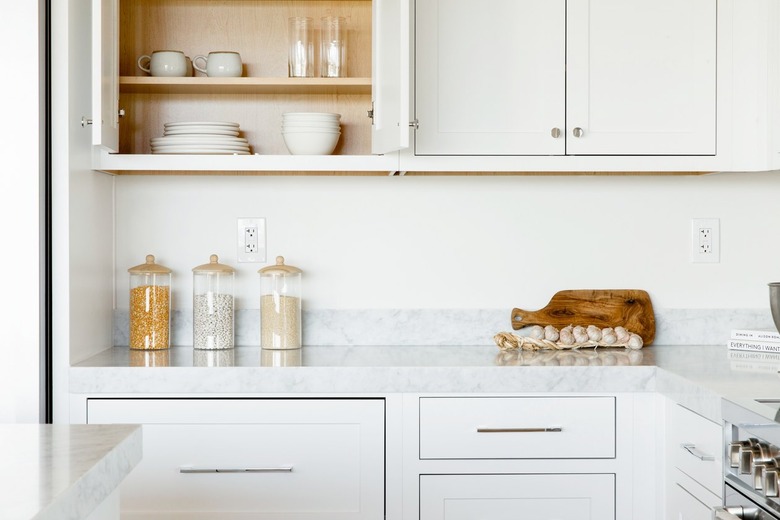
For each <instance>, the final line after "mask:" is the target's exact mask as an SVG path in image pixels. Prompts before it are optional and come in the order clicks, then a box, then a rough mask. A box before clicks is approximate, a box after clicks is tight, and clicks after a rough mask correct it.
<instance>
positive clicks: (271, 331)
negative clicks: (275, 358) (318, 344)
mask: <svg viewBox="0 0 780 520" xmlns="http://www.w3.org/2000/svg"><path fill="white" fill-rule="evenodd" d="M300 305H301V299H300V298H297V297H295V296H282V295H278V294H266V295H263V296H262V297H261V298H260V346H261V347H262V348H270V349H275V348H276V349H287V348H289V349H292V348H300V346H301V334H300V330H301V327H300V323H299V321H298V319H299V318H298V316H299V314H300Z"/></svg>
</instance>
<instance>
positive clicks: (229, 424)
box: [87, 399, 384, 520]
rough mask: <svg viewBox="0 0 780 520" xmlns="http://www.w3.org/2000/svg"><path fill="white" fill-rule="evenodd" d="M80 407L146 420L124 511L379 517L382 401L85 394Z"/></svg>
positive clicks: (335, 519)
mask: <svg viewBox="0 0 780 520" xmlns="http://www.w3.org/2000/svg"><path fill="white" fill-rule="evenodd" d="M87 409H88V422H89V423H112V422H124V423H142V424H143V425H144V426H143V435H144V439H143V442H144V455H143V460H142V461H141V463H140V464H139V465H138V466H137V468H136V469H135V470H134V471H133V472H132V473H131V474H130V476H129V477H128V478H127V480H126V481H125V484H123V487H122V495H121V497H122V513H123V517H127V518H131V517H132V518H145V517H150V518H152V517H154V518H174V517H176V518H179V515H181V518H214V513H215V512H219V513H220V514H219V515H218V517H219V518H228V517H230V514H231V513H232V514H233V515H234V516H235V517H236V518H249V517H251V518H252V519H270V518H275V519H276V518H280V516H281V515H283V516H284V518H285V519H313V518H316V519H317V520H320V519H331V520H345V519H352V520H358V519H359V520H367V519H370V520H382V518H383V516H384V402H383V401H382V400H298V399H89V400H88V404H87ZM193 471H194V472H193ZM201 471H202V472H201ZM164 513H165V514H168V513H170V516H165V514H164ZM244 515H248V516H244Z"/></svg>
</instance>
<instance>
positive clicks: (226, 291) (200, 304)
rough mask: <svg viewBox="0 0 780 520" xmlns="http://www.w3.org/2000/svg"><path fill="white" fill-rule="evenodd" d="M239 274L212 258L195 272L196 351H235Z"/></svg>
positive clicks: (193, 276)
mask: <svg viewBox="0 0 780 520" xmlns="http://www.w3.org/2000/svg"><path fill="white" fill-rule="evenodd" d="M235 273H236V270H235V269H233V268H232V267H230V266H229V265H225V264H220V263H219V257H218V256H217V255H211V256H210V257H209V262H208V263H207V264H203V265H199V266H198V267H195V268H193V269H192V346H193V347H194V348H195V349H196V350H197V349H207V350H213V349H228V348H233V338H234V328H233V322H234V320H233V317H234V312H235V310H234V305H233V301H234V297H233V286H234V279H235Z"/></svg>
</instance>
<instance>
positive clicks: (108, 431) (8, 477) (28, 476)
mask: <svg viewBox="0 0 780 520" xmlns="http://www.w3.org/2000/svg"><path fill="white" fill-rule="evenodd" d="M141 442H142V441H141V427H140V426H137V425H46V424H6V425H0V460H2V462H3V471H2V472H0V516H1V517H2V518H3V519H4V520H17V519H19V520H29V519H35V520H68V519H80V518H85V517H87V516H88V515H89V514H90V513H91V512H92V511H93V510H94V509H95V508H96V507H97V506H98V505H100V504H101V503H102V502H103V501H104V500H105V499H106V498H107V497H108V496H109V495H110V494H111V493H112V492H113V491H114V489H115V488H116V487H118V486H119V483H120V482H121V481H122V480H123V479H124V478H125V476H126V475H127V474H128V473H129V472H130V470H131V469H133V467H135V465H136V464H137V463H138V462H139V461H140V460H141Z"/></svg>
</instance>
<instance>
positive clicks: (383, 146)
mask: <svg viewBox="0 0 780 520" xmlns="http://www.w3.org/2000/svg"><path fill="white" fill-rule="evenodd" d="M372 7H373V22H372V23H373V31H374V35H373V39H372V46H373V48H372V56H373V61H372V63H371V67H372V71H371V76H372V84H373V92H372V110H373V112H372V119H373V123H372V127H371V130H372V136H371V153H375V154H384V153H388V152H394V151H396V150H401V149H403V148H408V147H409V119H410V115H409V45H410V35H409V2H408V1H407V0H374V2H373V6H372Z"/></svg>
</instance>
